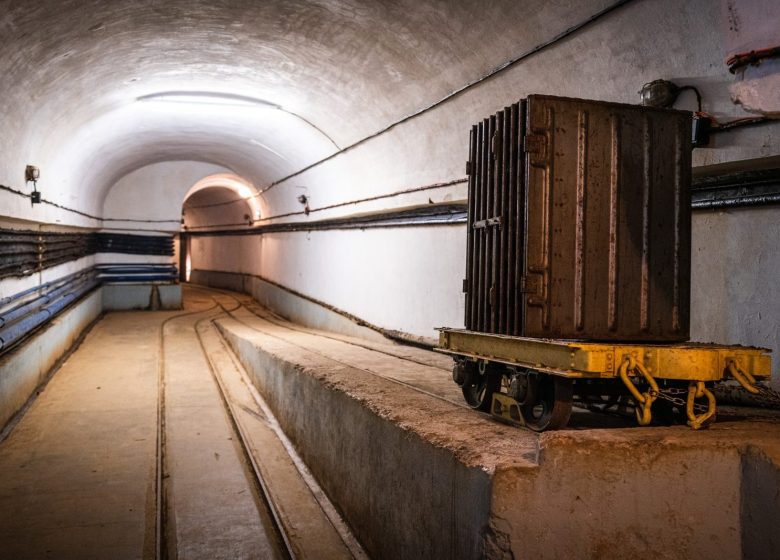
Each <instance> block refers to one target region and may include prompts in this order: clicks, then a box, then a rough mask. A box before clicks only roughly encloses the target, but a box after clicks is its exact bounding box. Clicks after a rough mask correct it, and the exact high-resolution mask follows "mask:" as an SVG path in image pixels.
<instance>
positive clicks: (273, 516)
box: [155, 286, 367, 560]
mask: <svg viewBox="0 0 780 560" xmlns="http://www.w3.org/2000/svg"><path fill="white" fill-rule="evenodd" d="M191 289H193V290H195V291H199V292H201V293H203V294H204V295H205V296H207V297H208V298H210V299H211V300H212V302H213V303H212V304H211V305H210V306H209V307H207V308H205V309H199V310H194V311H185V312H182V313H177V314H176V315H174V316H172V317H169V318H167V319H166V320H165V321H163V323H162V324H161V326H160V337H159V344H160V354H159V355H160V360H159V369H158V376H159V377H158V434H157V465H156V504H155V506H156V528H155V555H156V557H157V558H158V559H164V558H169V557H175V556H176V554H175V550H174V549H175V546H176V544H175V543H174V542H170V541H169V537H170V527H169V524H170V523H171V522H172V520H170V519H168V515H169V513H170V512H169V503H168V502H169V499H168V497H169V496H170V495H171V492H172V488H171V487H170V485H169V484H168V482H167V481H168V480H169V477H170V476H175V472H173V473H172V472H170V468H171V466H170V465H168V462H167V460H166V399H165V393H166V353H165V342H166V326H168V325H169V324H171V323H172V322H174V321H176V320H180V319H182V318H185V317H191V318H192V317H193V316H194V317H195V318H197V320H196V321H195V323H194V324H193V329H194V333H195V335H196V337H197V340H198V344H199V347H200V350H201V352H202V353H203V357H204V359H205V362H206V364H207V366H208V369H209V372H210V375H211V377H212V379H213V381H214V383H215V385H216V387H217V389H218V392H219V396H220V401H221V403H222V406H223V409H224V412H225V415H226V417H227V418H228V420H229V423H230V428H231V431H232V433H233V434H234V436H235V438H234V441H236V443H237V444H238V447H239V448H240V455H241V457H240V459H241V460H242V462H243V465H244V468H245V471H246V472H247V473H249V474H250V475H251V481H250V482H251V484H252V485H253V494H254V495H255V497H256V500H255V503H256V506H257V509H258V513H259V518H260V520H261V521H262V524H263V526H264V527H265V529H266V531H267V534H268V535H269V537H270V538H269V540H270V541H271V543H272V544H273V545H274V547H275V550H274V556H275V557H276V558H287V559H292V560H295V559H296V558H299V557H301V556H300V555H299V553H298V552H297V551H298V548H297V547H296V545H295V544H294V543H293V542H292V540H291V536H290V535H288V533H287V530H286V529H285V524H284V521H283V519H282V516H281V515H280V512H279V509H278V507H277V505H276V503H275V500H274V497H273V495H272V492H271V489H270V487H269V485H268V482H267V481H266V480H265V477H264V475H263V473H262V469H261V468H260V465H259V461H258V458H257V457H256V456H255V453H254V452H253V450H252V446H251V445H250V443H249V441H248V436H247V434H246V432H245V431H244V429H243V428H242V425H241V422H240V421H238V418H237V413H238V411H237V407H239V406H241V405H240V403H236V402H234V399H233V398H232V397H231V394H230V392H229V391H228V390H227V388H226V383H225V380H224V379H223V378H222V375H221V373H220V368H219V367H217V365H216V364H215V363H214V362H213V360H212V358H211V356H210V355H209V352H208V350H207V348H206V345H205V343H204V338H203V335H202V333H201V327H202V326H203V325H205V324H206V323H213V322H214V321H215V320H216V319H218V318H220V317H225V316H234V313H235V312H236V311H237V310H239V309H242V308H244V309H248V308H247V307H246V306H245V305H244V303H243V302H241V301H240V300H239V299H238V298H236V297H234V296H233V295H231V294H230V293H228V292H224V291H220V290H215V289H211V288H205V287H195V286H191ZM220 296H221V297H220ZM225 297H227V298H229V299H230V300H231V301H230V302H229V303H226V302H225V301H224V299H223V298H225ZM198 316H200V317H198ZM215 332H216V333H217V334H219V330H218V329H215ZM219 341H220V342H221V343H222V345H223V346H224V347H225V348H227V343H226V341H224V339H223V338H222V336H221V334H219ZM230 359H231V361H233V362H234V363H235V357H234V356H232V355H230ZM252 397H253V399H254V400H255V401H256V402H257V404H258V406H259V407H260V408H261V409H262V410H263V413H264V414H265V415H266V416H268V417H269V420H270V422H271V424H276V421H275V419H273V417H272V413H271V411H270V410H269V409H268V408H267V406H266V405H264V403H260V402H259V401H257V399H258V398H259V397H258V396H257V395H255V394H254V393H253V394H252ZM277 435H278V436H279V437H280V438H283V437H284V436H283V435H282V434H277ZM283 445H284V447H285V448H286V449H287V452H288V453H289V454H290V455H291V458H292V461H293V464H295V466H296V468H297V469H298V470H299V472H300V474H301V476H302V478H303V479H304V481H305V482H306V484H307V485H308V486H309V490H310V491H311V493H312V495H313V496H314V498H315V500H316V501H317V502H318V503H319V506H320V508H321V509H322V511H323V512H324V515H325V516H326V517H327V518H328V519H329V521H330V523H331V524H332V525H333V527H334V528H335V530H336V532H337V533H338V534H339V536H340V537H341V539H342V541H343V543H344V546H345V547H346V549H348V550H349V553H350V554H351V555H352V557H353V558H355V559H356V560H364V559H366V558H367V556H366V555H365V552H364V551H363V550H362V548H361V546H360V544H359V543H358V542H357V540H356V539H355V538H354V536H352V535H351V533H350V532H349V529H348V527H347V526H346V524H345V523H344V521H343V520H342V519H341V518H340V517H339V515H338V513H337V512H336V510H335V508H334V507H333V506H332V504H330V503H329V502H328V500H327V497H326V496H325V495H324V493H323V492H322V490H321V489H320V488H319V487H318V485H317V483H316V481H314V480H313V479H312V478H311V475H310V473H308V470H307V469H306V467H305V465H303V464H302V463H301V462H300V459H299V458H298V457H297V456H295V455H294V450H292V449H291V448H290V444H289V442H283ZM173 500H174V501H175V495H174V496H173Z"/></svg>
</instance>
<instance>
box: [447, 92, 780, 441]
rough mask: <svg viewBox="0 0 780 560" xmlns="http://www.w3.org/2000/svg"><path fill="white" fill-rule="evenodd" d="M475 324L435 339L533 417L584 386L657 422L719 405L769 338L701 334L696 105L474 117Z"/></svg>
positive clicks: (471, 257) (506, 406)
mask: <svg viewBox="0 0 780 560" xmlns="http://www.w3.org/2000/svg"><path fill="white" fill-rule="evenodd" d="M466 172H467V175H468V178H469V194H468V238H467V259H466V260H467V264H466V278H465V280H464V282H463V290H464V292H465V296H466V297H465V326H466V329H465V330H463V329H450V328H444V329H440V343H439V350H440V351H442V352H445V353H448V354H451V355H452V356H453V357H454V359H455V365H454V368H453V379H454V381H455V382H456V383H457V384H458V385H459V386H461V387H462V390H463V395H464V397H465V399H466V401H467V402H468V404H469V405H470V406H472V407H474V408H477V409H480V410H485V411H490V412H491V413H492V414H494V415H495V416H497V417H499V418H501V419H503V420H506V421H508V422H512V423H515V424H520V425H525V426H528V427H529V428H531V429H533V430H538V431H541V430H546V429H555V428H561V427H563V426H565V425H566V423H567V422H568V420H569V416H570V414H571V409H572V402H573V400H574V399H575V398H576V399H577V401H579V402H582V403H583V404H585V405H586V406H588V407H590V408H596V409H604V408H607V407H610V406H613V405H618V406H620V405H622V404H626V401H628V402H629V403H630V404H631V406H633V407H634V408H635V410H636V416H637V420H638V421H639V423H640V424H642V425H645V424H648V423H650V422H651V420H652V418H653V416H656V418H659V417H664V418H667V419H668V418H671V417H674V416H682V417H683V418H684V419H686V420H687V422H688V423H689V424H690V425H691V426H692V427H693V428H700V427H703V426H706V425H707V424H708V423H709V422H711V421H712V420H713V419H714V418H715V412H716V402H715V397H714V395H713V393H712V390H711V389H712V386H713V384H714V383H717V382H719V381H722V380H724V379H727V378H730V377H731V378H734V379H735V380H737V381H738V382H739V383H740V384H741V385H742V386H743V387H745V389H746V390H748V391H750V392H751V393H765V394H766V395H768V397H772V398H774V396H773V395H774V394H772V395H770V394H769V392H771V391H770V389H768V388H767V387H765V386H763V385H760V384H757V380H759V379H764V378H767V377H769V375H770V371H771V360H770V357H769V355H768V352H769V351H768V350H765V349H761V348H747V347H742V346H728V345H717V344H695V343H689V342H687V341H688V339H689V336H690V329H689V324H690V268H691V207H690V181H691V114H690V113H687V112H683V111H673V110H666V109H656V108H650V107H640V106H635V105H624V104H616V103H605V102H600V101H589V100H582V99H569V98H560V97H551V96H544V95H531V96H529V97H527V98H526V99H523V100H521V101H519V102H518V103H515V104H513V105H511V106H510V107H506V108H505V109H504V110H502V111H499V112H498V113H496V114H494V115H492V116H490V117H488V118H486V119H484V120H483V121H481V122H480V123H477V124H476V125H474V126H473V127H472V129H471V136H470V149H469V160H468V162H467V165H466Z"/></svg>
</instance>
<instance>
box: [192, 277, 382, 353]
mask: <svg viewBox="0 0 780 560" xmlns="http://www.w3.org/2000/svg"><path fill="white" fill-rule="evenodd" d="M190 281H191V282H193V283H195V284H203V285H204V286H212V287H214V288H223V289H226V290H233V291H235V292H241V293H244V294H249V295H250V296H252V297H253V298H254V299H255V300H257V301H258V302H259V303H260V304H262V305H264V306H265V307H267V308H268V309H271V310H273V311H275V312H276V313H279V314H280V315H282V316H283V317H286V318H287V319H290V320H291V321H295V322H296V323H299V324H301V325H305V326H307V327H311V328H313V329H321V330H326V331H332V332H337V333H341V334H346V335H348V336H357V337H360V338H365V339H367V340H374V341H379V342H386V341H387V339H386V338H385V337H384V336H382V335H381V334H380V333H378V332H377V331H375V330H373V329H370V328H368V327H364V326H362V325H359V324H358V323H356V322H355V321H352V320H350V319H349V318H347V317H345V316H344V315H341V314H339V313H337V312H335V311H333V310H332V309H328V308H327V307H325V306H323V305H319V304H317V303H315V302H313V301H310V300H307V299H306V298H303V297H301V296H299V295H296V294H294V293H292V292H290V291H289V290H285V289H283V288H281V287H279V286H276V285H274V284H272V283H271V282H267V281H266V280H263V279H262V278H260V277H258V276H254V275H251V274H243V273H239V272H224V271H217V270H197V269H196V270H193V271H192V274H191V277H190Z"/></svg>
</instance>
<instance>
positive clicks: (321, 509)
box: [0, 286, 780, 559]
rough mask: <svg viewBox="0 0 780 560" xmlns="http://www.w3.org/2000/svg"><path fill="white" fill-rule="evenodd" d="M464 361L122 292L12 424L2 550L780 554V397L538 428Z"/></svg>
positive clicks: (260, 314) (215, 298) (0, 461)
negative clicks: (123, 297)
mask: <svg viewBox="0 0 780 560" xmlns="http://www.w3.org/2000/svg"><path fill="white" fill-rule="evenodd" d="M449 367H450V360H449V358H447V357H445V356H442V355H439V354H435V353H431V352H428V351H425V350H420V349H416V348H410V347H406V346H399V345H397V344H394V343H391V342H381V341H376V340H373V341H367V340H361V339H356V338H351V337H348V336H345V335H338V334H333V333H328V332H321V331H316V330H313V329H310V328H304V327H301V326H300V325H296V324H294V323H290V322H288V321H285V320H284V319H282V318H280V317H278V316H276V315H274V314H273V313H271V312H270V311H268V310H267V309H264V308H261V307H259V306H257V305H256V304H255V303H253V301H252V300H251V299H250V298H248V297H247V296H243V295H239V294H236V293H230V292H223V291H215V290H211V289H206V288H203V287H198V286H185V310H184V311H179V312H122V313H110V314H108V315H106V316H105V318H104V319H103V320H101V321H100V322H99V323H97V325H96V326H95V327H94V329H93V330H92V331H91V332H90V333H89V334H88V336H87V337H86V339H85V340H84V342H83V344H82V345H81V346H80V347H79V348H78V349H77V350H76V351H75V352H74V353H73V354H72V355H71V356H70V357H69V358H68V359H67V360H66V362H65V363H64V364H63V365H62V367H61V369H60V370H59V371H57V372H56V374H55V375H54V376H53V377H52V379H51V381H50V382H49V384H48V385H47V386H46V387H45V388H44V389H43V391H42V392H41V393H40V395H39V396H38V397H37V399H36V400H35V401H34V402H33V403H32V405H31V406H30V407H29V409H28V410H27V412H26V413H25V415H24V416H23V417H22V418H21V420H20V421H19V423H18V424H17V425H16V427H15V429H14V430H13V431H11V432H10V435H9V436H8V438H7V439H6V440H5V441H3V442H2V443H0V473H2V475H3V476H2V477H0V519H2V520H3V523H2V524H0V551H2V552H0V557H2V558H5V557H8V558H107V557H110V558H154V557H155V556H157V554H158V550H157V549H158V546H159V547H160V549H161V550H162V551H163V552H165V553H167V554H168V555H169V556H170V557H173V556H178V557H181V558H274V557H280V556H282V555H283V554H284V548H285V546H286V547H288V548H289V549H290V550H291V551H292V552H293V554H294V556H295V557H297V558H317V559H320V558H322V559H331V558H333V559H337V558H361V559H362V558H366V557H367V555H370V556H371V557H372V558H400V557H403V558H451V559H460V558H509V557H515V558H517V557H535V558H562V557H566V558H614V557H628V556H638V555H640V553H641V552H642V551H644V553H645V554H646V553H650V554H652V555H653V556H654V557H658V558H691V557H705V556H708V555H709V556H711V557H719V558H767V559H768V558H776V557H777V554H778V551H780V541H778V537H777V536H776V534H775V532H774V531H772V530H771V527H772V523H773V522H774V521H773V520H774V519H775V518H776V515H778V514H780V468H778V465H780V422H778V420H777V418H776V417H775V416H772V415H767V416H765V417H763V418H759V419H749V418H745V417H744V416H739V415H733V414H732V415H731V416H725V417H722V418H721V419H720V421H719V422H718V423H716V424H715V425H714V426H713V427H712V428H710V429H709V430H704V431H701V432H693V431H691V430H690V429H688V428H687V427H685V426H676V427H668V428H655V427H652V428H636V427H634V426H633V423H632V422H630V421H626V420H623V419H619V418H618V419H605V418H604V417H600V416H596V415H593V414H588V413H582V412H581V413H578V414H575V416H574V417H573V420H572V425H571V429H567V430H564V431H561V432H558V433H548V434H535V433H532V432H529V431H525V430H520V429H516V428H513V427H510V426H505V425H502V424H499V423H497V422H495V421H494V420H492V419H491V418H490V417H488V416H487V415H484V414H481V413H477V412H475V411H472V410H470V409H468V408H466V407H465V406H464V404H463V402H462V397H461V395H460V391H459V390H458V388H457V387H456V386H455V385H454V383H452V380H451V378H450V372H449ZM161 382H162V383H161ZM158 417H159V418H162V420H164V424H163V425H162V428H161V429H160V430H159V434H160V438H161V445H160V446H159V448H160V449H162V451H163V452H162V454H159V453H158V426H159V424H158ZM282 429H283V430H284V432H285V434H286V435H282V434H281V430H282ZM292 447H294V448H295V449H296V450H297V453H298V454H300V457H298V455H297V454H296V453H295V452H293V453H290V452H289V451H290V450H291V448H292ZM158 460H159V461H160V462H161V464H158ZM302 461H303V462H305V465H302ZM257 473H259V475H260V477H259V478H258V476H257ZM158 475H159V480H158ZM312 475H314V476H316V478H317V481H318V482H319V484H321V485H322V487H321V488H320V486H319V485H318V484H317V483H315V482H312V480H311V476H312ZM158 485H159V486H158ZM158 488H159V489H160V490H159V491H158ZM325 493H327V495H328V496H329V497H330V499H332V500H333V504H331V503H330V502H329V501H328V500H327V498H325ZM266 502H268V503H269V504H271V507H270V508H269V507H267V505H266ZM561 512H564V515H562V514H561ZM158 523H159V524H160V525H159V527H160V528H159V529H158ZM347 525H348V526H349V529H348V528H347ZM274 526H278V527H279V528H280V530H278V531H277V530H276V529H274ZM350 531H353V532H354V535H353V534H352V533H351V532H350ZM528 535H533V538H532V539H529V538H528ZM357 539H359V540H360V542H361V543H362V546H363V547H365V551H364V549H363V548H362V547H361V545H359V544H358V543H357Z"/></svg>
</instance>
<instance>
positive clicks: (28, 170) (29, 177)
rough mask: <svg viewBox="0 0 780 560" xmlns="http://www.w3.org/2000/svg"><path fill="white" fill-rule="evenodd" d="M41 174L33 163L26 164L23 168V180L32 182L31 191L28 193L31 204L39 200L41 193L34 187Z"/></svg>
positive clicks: (37, 202)
mask: <svg viewBox="0 0 780 560" xmlns="http://www.w3.org/2000/svg"><path fill="white" fill-rule="evenodd" d="M40 176H41V170H40V169H38V168H37V167H35V166H34V165H28V166H27V167H25V168H24V180H25V181H27V182H28V183H30V182H32V184H33V192H32V193H30V202H31V203H32V204H39V203H40V202H41V193H40V192H38V189H37V188H36V187H37V186H38V178H39V177H40Z"/></svg>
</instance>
